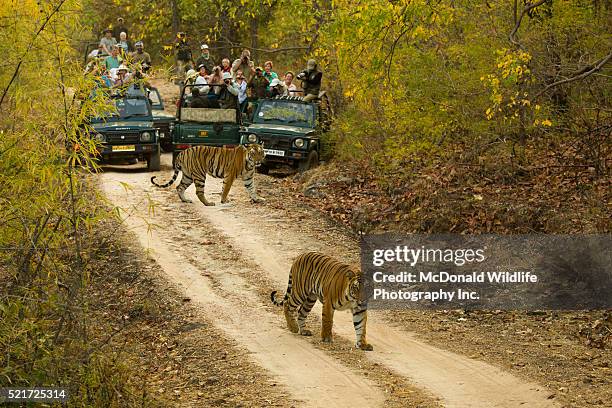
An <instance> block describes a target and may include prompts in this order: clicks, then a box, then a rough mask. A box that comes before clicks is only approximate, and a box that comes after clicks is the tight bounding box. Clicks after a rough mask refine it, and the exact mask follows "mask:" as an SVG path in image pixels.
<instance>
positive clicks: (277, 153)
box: [264, 149, 285, 156]
mask: <svg viewBox="0 0 612 408" xmlns="http://www.w3.org/2000/svg"><path fill="white" fill-rule="evenodd" d="M264 152H265V153H266V154H267V155H268V156H284V155H285V151H284V150H274V149H264Z"/></svg>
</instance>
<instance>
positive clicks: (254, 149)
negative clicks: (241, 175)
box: [246, 143, 266, 167]
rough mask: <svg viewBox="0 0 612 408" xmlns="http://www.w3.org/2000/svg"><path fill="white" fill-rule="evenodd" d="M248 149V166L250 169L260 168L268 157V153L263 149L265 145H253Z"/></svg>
mask: <svg viewBox="0 0 612 408" xmlns="http://www.w3.org/2000/svg"><path fill="white" fill-rule="evenodd" d="M246 149H247V157H246V159H247V165H248V167H259V166H261V163H262V162H263V160H264V157H266V152H264V149H263V143H262V144H258V143H253V144H250V145H248V146H246Z"/></svg>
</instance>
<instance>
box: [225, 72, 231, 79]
mask: <svg viewBox="0 0 612 408" xmlns="http://www.w3.org/2000/svg"><path fill="white" fill-rule="evenodd" d="M226 79H232V74H230V73H229V72H224V73H223V80H224V81H225V80H226Z"/></svg>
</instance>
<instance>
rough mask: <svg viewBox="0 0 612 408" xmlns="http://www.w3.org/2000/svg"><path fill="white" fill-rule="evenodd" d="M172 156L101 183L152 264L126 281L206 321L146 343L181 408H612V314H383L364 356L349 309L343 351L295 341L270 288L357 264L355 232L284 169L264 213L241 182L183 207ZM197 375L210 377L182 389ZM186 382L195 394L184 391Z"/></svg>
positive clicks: (341, 330)
mask: <svg viewBox="0 0 612 408" xmlns="http://www.w3.org/2000/svg"><path fill="white" fill-rule="evenodd" d="M158 86H159V84H158ZM174 90H175V89H174ZM165 91H166V93H169V92H170V91H172V89H170V87H168V88H167V89H165ZM163 93H164V91H162V94H163ZM168 102H169V103H167V104H168V105H170V103H171V101H168ZM170 160H171V158H170V155H169V154H164V155H163V157H162V171H161V172H159V173H147V172H146V169H145V168H144V166H143V165H142V164H137V165H133V166H105V167H104V168H103V173H102V174H101V175H100V176H99V183H100V187H101V189H102V191H103V192H104V193H105V195H106V196H107V197H108V199H109V202H110V204H111V205H114V206H118V207H120V208H122V209H123V210H122V213H121V214H122V218H123V219H124V228H126V229H127V230H128V231H126V232H125V237H126V239H125V240H124V241H125V242H123V243H122V244H121V245H122V248H123V249H121V251H122V252H124V253H130V254H140V255H139V256H140V257H141V259H142V260H143V261H142V262H144V264H142V266H141V265H139V264H134V263H127V265H126V267H125V271H126V272H125V273H128V274H129V273H130V272H129V271H130V269H132V268H138V269H143V268H144V271H145V272H144V273H145V275H147V276H149V275H150V276H152V277H153V278H151V279H154V280H155V282H157V283H156V285H157V286H155V287H156V289H154V290H153V291H152V292H151V293H156V294H159V295H160V296H161V295H163V296H166V298H167V299H173V300H168V305H174V306H173V307H174V309H172V310H169V311H168V313H170V314H171V313H173V312H175V311H176V312H178V310H179V309H181V310H182V312H181V314H179V316H183V317H182V319H184V320H185V321H187V322H189V323H187V325H188V327H193V326H190V325H191V324H192V321H193V322H198V323H197V324H196V326H197V327H199V329H196V330H195V331H188V333H187V334H184V333H183V334H179V335H178V339H179V340H177V341H178V343H179V344H183V343H182V342H183V341H186V342H187V344H189V345H190V347H192V348H189V347H178V348H176V347H173V346H172V344H173V343H172V339H173V336H172V335H171V333H172V331H170V332H169V333H168V335H166V336H165V340H164V339H161V340H159V341H153V342H151V344H150V345H149V344H147V343H143V345H142V347H143V359H144V360H147V359H149V358H150V357H151V354H150V349H151V347H153V348H155V347H158V348H161V349H162V351H163V353H165V354H168V352H169V351H168V350H170V349H168V344H169V345H170V347H171V348H172V350H175V351H174V352H175V353H176V354H174V356H176V357H177V359H178V360H177V361H175V363H174V365H167V366H166V367H165V368H164V367H162V366H164V365H166V364H162V363H161V362H162V361H163V360H160V364H159V365H158V366H155V367H154V366H153V365H151V366H150V369H151V375H153V378H155V381H157V382H158V383H159V384H157V383H156V386H159V388H160V389H163V390H164V391H162V392H166V393H169V395H168V398H174V399H175V401H176V402H177V405H180V406H197V405H198V404H200V406H201V402H202V398H206V401H207V403H208V404H207V406H237V404H236V403H237V402H238V401H239V402H240V404H241V405H242V406H266V405H271V406H339V407H342V406H347V407H349V406H351V407H354V406H360V407H361V406H363V407H366V406H383V405H384V406H391V407H406V406H410V407H437V406H446V407H519V406H520V407H524V406H528V407H554V406H557V407H587V406H588V407H592V406H602V407H603V406H605V404H607V403H606V402H605V401H609V400H610V399H612V395H611V390H612V387H610V380H609V378H610V370H612V368H611V364H610V362H611V357H612V352H611V351H610V348H609V347H608V348H606V347H605V344H598V343H597V342H596V341H595V340H597V336H596V334H597V332H598V330H602V327H603V328H607V327H608V326H609V320H610V316H609V314H606V313H603V312H601V313H569V314H558V313H544V314H533V315H530V314H528V313H512V312H490V313H484V312H480V313H479V312H475V313H471V314H465V313H462V312H460V311H449V312H414V311H412V312H407V311H401V312H395V311H393V312H392V311H371V313H370V314H369V318H368V340H369V342H370V343H371V344H373V346H374V351H373V352H363V351H360V350H355V349H354V348H353V344H354V330H353V328H352V320H351V316H350V313H346V312H337V313H336V315H335V318H334V343H333V344H331V345H328V344H324V343H322V342H321V340H320V338H319V337H318V336H317V335H315V336H313V337H300V336H297V335H293V334H292V333H290V332H289V331H288V330H287V328H286V327H285V321H284V317H283V315H282V310H281V309H280V308H276V307H274V306H273V305H272V304H271V303H270V298H269V294H270V292H271V291H272V290H278V291H284V289H285V288H286V284H287V277H288V271H289V267H290V265H291V262H292V260H293V259H294V258H295V257H296V256H297V255H299V254H300V253H302V252H305V251H310V250H317V251H322V252H325V253H330V254H333V255H334V256H335V257H337V258H338V259H342V260H344V261H349V262H354V261H357V260H358V257H359V247H358V241H357V238H356V237H355V235H354V234H353V233H352V232H351V231H350V229H349V228H347V227H346V226H344V225H342V224H341V223H338V222H336V221H335V220H334V219H332V218H331V217H329V216H328V215H327V213H326V212H325V211H322V210H320V209H318V208H315V207H316V206H312V205H309V204H308V201H309V200H305V197H304V195H303V193H302V192H301V191H300V190H299V186H300V185H301V184H300V183H301V181H300V178H299V177H297V178H294V177H287V176H286V175H282V174H278V173H276V174H275V173H273V174H272V175H271V176H262V175H257V176H256V183H257V188H258V190H259V192H260V194H261V195H262V196H263V197H265V198H266V199H267V202H266V203H265V204H260V205H253V204H251V203H250V200H249V199H248V196H247V194H246V192H245V189H244V188H243V187H242V186H241V185H240V183H235V185H234V186H233V188H232V191H231V192H230V199H231V202H230V203H229V204H226V205H217V206H215V207H205V206H203V205H202V204H201V203H200V202H199V201H198V200H197V198H196V197H195V191H194V189H193V187H190V188H189V189H188V190H187V195H188V196H189V197H190V198H191V199H192V200H194V203H192V204H185V203H182V202H181V201H180V200H179V198H178V196H177V194H176V190H175V189H174V188H169V189H158V188H156V187H154V186H152V185H151V183H150V182H149V179H150V177H151V176H152V175H157V176H159V177H160V178H161V180H165V179H167V178H169V177H170V175H171V166H170ZM206 186H207V196H208V197H209V199H210V198H212V199H213V201H219V196H220V191H221V181H220V180H216V179H209V180H207V184H206ZM131 258H132V257H130V259H131ZM164 285H165V286H164ZM168 285H170V286H171V287H170V288H167V286H168ZM124 290H126V291H129V290H130V288H129V285H128V286H126V287H125V288H124ZM320 314H321V308H320V305H318V304H317V306H315V308H314V309H313V311H312V313H311V315H310V316H309V319H308V326H309V327H310V329H312V331H313V333H315V334H316V333H318V332H319V330H318V327H320ZM198 325H201V326H198ZM174 327H175V329H174V330H175V332H176V331H177V330H178V329H176V327H181V326H180V325H178V326H174ZM179 332H180V330H179ZM585 333H586V334H585ZM198 336H203V337H201V338H199V337H198ZM168 339H170V340H168ZM181 339H182V340H181ZM198 344H201V345H203V347H197V345H198ZM598 346H599V347H598ZM224 353H227V354H224ZM219 356H221V357H219ZM223 356H226V357H225V359H224V358H223ZM215 362H216V363H215ZM149 364H150V363H149ZM215 364H217V365H216V366H215ZM213 371H216V372H218V373H220V374H211V373H212V372H213ZM191 372H193V373H195V374H194V378H197V381H196V380H194V381H191V382H189V381H188V382H187V383H184V382H182V381H181V380H180V379H179V380H176V378H180V376H183V378H188V377H190V375H191V374H190V373H191ZM198 373H203V374H201V375H200V374H198ZM210 377H213V379H212V380H211V379H210ZM167 380H168V381H169V382H168V383H167V384H165V383H166V381H167ZM209 383H210V384H209ZM164 384H165V385H164ZM173 384H174V385H173ZM178 384H185V386H184V388H180V386H179V388H178V391H179V392H178V393H177V392H176V391H177V389H176V387H177V386H178ZM170 390H172V392H170ZM213 395H221V397H220V399H219V400H217V401H215V399H214V398H213V397H212V396H213ZM179 400H180V403H179ZM264 402H265V403H264Z"/></svg>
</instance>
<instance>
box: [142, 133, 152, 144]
mask: <svg viewBox="0 0 612 408" xmlns="http://www.w3.org/2000/svg"><path fill="white" fill-rule="evenodd" d="M140 141H141V142H150V141H151V133H149V132H142V134H141V135H140Z"/></svg>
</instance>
